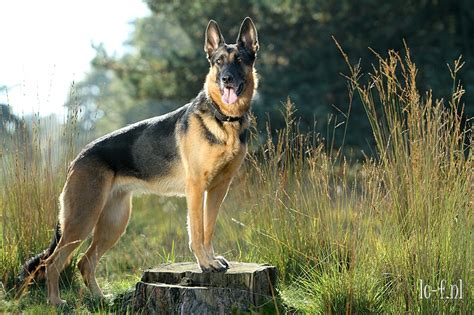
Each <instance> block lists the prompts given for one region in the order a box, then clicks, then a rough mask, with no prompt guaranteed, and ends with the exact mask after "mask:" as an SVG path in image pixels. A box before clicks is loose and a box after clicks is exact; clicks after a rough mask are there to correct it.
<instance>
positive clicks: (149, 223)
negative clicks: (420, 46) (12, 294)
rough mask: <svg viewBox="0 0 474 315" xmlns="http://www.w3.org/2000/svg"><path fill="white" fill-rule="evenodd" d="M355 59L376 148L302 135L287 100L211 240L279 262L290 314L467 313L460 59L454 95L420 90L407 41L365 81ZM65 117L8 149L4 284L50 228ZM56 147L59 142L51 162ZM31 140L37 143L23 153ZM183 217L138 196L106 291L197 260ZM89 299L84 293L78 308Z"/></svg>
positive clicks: (467, 177)
mask: <svg viewBox="0 0 474 315" xmlns="http://www.w3.org/2000/svg"><path fill="white" fill-rule="evenodd" d="M344 56H345V55H344ZM345 58H346V60H348V59H347V57H346V56H345ZM348 67H349V71H350V74H349V75H348V76H347V78H348V79H349V83H350V87H351V91H350V93H351V95H355V96H357V95H358V96H359V97H360V100H361V101H362V103H363V105H364V107H365V109H366V111H367V116H368V117H369V120H370V123H371V125H372V129H373V133H374V138H375V140H376V156H374V157H372V158H367V159H366V160H365V161H361V162H359V163H354V162H352V163H348V162H347V161H346V160H345V158H344V156H342V155H341V152H342V151H340V150H339V151H335V150H332V148H331V147H330V148H327V147H325V145H324V144H323V141H322V140H321V139H319V137H318V136H317V135H314V134H304V133H302V132H300V130H299V128H298V121H297V120H296V118H295V117H296V115H295V106H294V105H293V104H292V103H291V102H290V101H288V102H287V103H286V106H285V108H284V115H285V120H286V122H287V125H286V128H284V129H283V130H280V131H278V132H277V136H276V137H272V136H271V134H273V133H272V132H270V129H271V128H270V126H269V127H268V131H267V132H266V133H258V132H256V131H254V137H253V141H252V146H251V148H252V150H251V153H250V154H249V155H248V158H247V161H246V163H245V165H244V167H243V169H242V171H241V173H240V174H239V176H238V178H237V179H236V180H234V183H233V185H232V187H231V190H230V193H229V196H228V197H227V199H226V201H225V202H224V205H223V210H222V212H221V214H220V218H219V220H218V225H219V226H218V228H217V230H216V237H215V242H216V244H215V248H216V249H217V250H220V251H223V250H224V253H223V254H225V255H226V257H227V258H229V259H232V260H243V261H258V262H268V263H271V264H274V265H276V266H277V267H278V269H279V273H280V284H279V288H278V289H279V291H280V293H281V296H282V299H283V302H284V304H285V305H286V307H288V309H289V310H297V311H301V312H306V313H310V314H316V313H401V312H409V313H423V314H435V313H468V312H469V310H472V309H473V308H474V302H473V291H472V283H474V274H473V272H472V270H473V269H474V262H473V260H472V257H474V252H473V251H474V243H473V235H472V231H473V230H474V218H473V215H474V214H473V211H472V210H473V204H474V200H473V191H472V190H473V156H472V149H473V148H472V135H471V134H470V133H469V131H470V130H469V129H467V127H465V126H464V125H463V123H462V122H463V121H462V119H461V118H462V106H461V105H460V102H461V96H462V94H463V92H464V91H463V89H462V87H461V85H460V84H459V82H458V81H457V79H456V74H457V73H458V71H459V70H460V68H461V67H462V63H461V62H460V61H456V62H455V64H454V66H453V68H452V69H451V75H452V77H453V82H454V84H453V93H452V96H451V97H450V98H449V99H447V101H445V102H444V101H442V100H433V99H432V96H431V93H430V92H428V93H425V94H420V92H419V91H418V89H417V87H416V73H417V69H416V67H415V65H414V64H413V62H412V61H411V59H410V55H409V51H408V49H407V51H406V53H405V55H404V57H402V56H401V55H400V54H397V53H395V52H389V53H388V56H387V57H385V58H383V57H381V56H379V64H378V65H377V66H376V67H374V68H373V71H372V72H371V73H369V74H368V75H367V76H366V77H367V82H365V83H361V82H360V79H361V78H362V76H361V71H360V69H359V68H358V67H357V66H352V65H350V64H349V63H348ZM68 126H69V127H67V130H69V131H67V132H65V131H63V130H62V129H60V130H57V131H56V134H58V133H59V135H60V138H61V139H66V140H63V141H62V145H60V146H57V145H56V144H55V143H56V142H44V141H43V140H34V139H33V141H30V142H29V143H32V144H33V145H32V146H31V144H30V145H28V148H24V149H21V148H23V147H22V146H23V143H24V142H19V143H18V145H17V150H14V151H13V152H7V153H5V154H4V156H3V159H4V160H3V162H2V176H3V178H2V182H4V183H7V185H3V186H2V195H1V198H2V199H1V204H2V225H1V227H0V228H1V229H2V243H1V248H0V262H1V265H0V268H2V269H0V275H2V281H3V282H4V283H5V284H11V280H12V278H13V275H14V274H15V273H16V272H17V271H18V266H19V265H20V262H21V261H23V260H24V259H25V258H26V257H27V256H29V255H30V254H31V253H33V252H36V251H38V250H40V249H42V248H43V247H44V246H45V245H46V244H47V243H48V241H49V238H50V237H51V234H52V231H51V230H50V229H52V228H53V227H54V223H55V216H56V213H57V205H56V200H57V196H58V194H59V191H60V188H61V185H62V183H63V180H64V174H65V172H64V171H65V169H66V166H67V163H68V161H69V160H70V159H71V158H72V157H73V151H77V147H75V146H74V144H73V143H74V141H73V140H72V139H73V138H74V137H73V136H72V135H74V130H75V128H74V122H73V123H72V124H70V125H68ZM347 130H348V132H350V127H349V128H348V129H347ZM31 134H32V135H33V138H34V134H35V133H34V132H32V133H31ZM38 139H39V138H38ZM67 139H69V140H67ZM262 139H264V140H263V142H262ZM49 145H52V146H53V147H56V149H58V148H59V150H57V151H54V152H56V153H54V154H55V155H56V158H55V159H54V160H56V162H54V163H52V162H51V156H52V155H53V153H52V152H53V151H51V150H49V149H48V148H49ZM30 147H32V148H33V149H30ZM19 148H20V149H19ZM28 150H32V151H33V153H28V154H23V153H22V152H29V151H28ZM48 152H50V153H48ZM52 165H54V166H52ZM185 217H186V212H185V202H184V200H182V199H169V198H155V197H146V198H142V199H140V200H135V202H134V215H133V216H132V220H131V223H130V226H129V228H128V232H127V234H126V235H125V236H124V237H123V238H122V240H121V241H120V242H119V244H118V245H117V246H116V249H114V250H112V251H110V252H109V253H108V254H107V255H106V256H105V257H104V259H103V260H102V262H101V264H100V265H99V270H98V274H99V281H100V282H101V284H102V285H103V286H104V287H105V289H106V291H107V290H108V291H110V290H114V288H119V289H118V292H120V290H124V288H126V287H127V286H132V285H133V283H134V282H135V281H136V280H137V277H139V275H140V269H141V268H145V267H149V266H152V265H154V264H158V263H160V262H164V261H175V260H177V261H182V260H189V259H192V255H191V254H190V253H189V250H188V248H187V233H186V227H185V224H184V222H185ZM25 218H27V219H25ZM106 279H107V280H106ZM123 279H127V281H125V282H124V281H123ZM460 279H461V280H462V281H463V284H464V288H463V289H464V290H463V297H462V299H446V298H444V299H443V298H441V296H440V295H439V294H432V296H431V297H430V298H429V299H427V298H420V288H419V281H420V280H422V281H423V283H425V284H430V285H431V286H432V287H433V288H436V287H437V286H439V285H440V283H441V282H442V281H445V282H446V283H447V284H448V285H449V284H455V283H459V280H460ZM114 292H117V289H115V291H114ZM66 293H67V294H66V295H68V298H70V297H73V296H76V295H77V294H76V291H67V292H66ZM444 294H445V296H444V297H446V295H447V294H449V287H448V289H447V291H446V292H445V293H444ZM42 299H43V296H41V300H39V299H35V298H34V297H33V298H32V299H30V300H29V303H40V302H41V303H42V302H43V301H42ZM88 303H89V302H87V300H81V298H79V299H76V300H75V304H73V306H72V308H73V309H75V310H79V309H82V308H83V307H84V304H88ZM0 306H1V305H0ZM97 307H98V306H97V305H95V306H94V307H93V308H92V310H97ZM25 308H28V305H26V306H22V308H21V309H25ZM99 308H100V307H99Z"/></svg>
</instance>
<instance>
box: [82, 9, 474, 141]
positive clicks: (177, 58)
mask: <svg viewBox="0 0 474 315" xmlns="http://www.w3.org/2000/svg"><path fill="white" fill-rule="evenodd" d="M146 2H147V4H148V6H149V7H150V9H151V11H152V13H153V14H152V15H151V16H149V17H145V18H142V19H138V20H137V21H136V23H135V26H136V29H135V32H134V34H133V36H132V38H131V40H130V43H129V45H130V46H131V47H132V48H133V49H132V50H131V52H130V53H127V54H126V55H124V56H122V57H118V58H117V57H114V56H109V55H108V54H107V53H106V52H105V51H104V50H103V49H98V50H97V56H96V58H95V59H94V60H93V65H94V69H95V70H94V72H93V73H92V74H91V75H90V76H89V78H88V79H87V80H86V82H85V84H86V85H87V84H89V82H88V81H93V82H92V83H94V81H95V83H94V84H96V85H97V84H99V83H98V82H100V84H104V94H102V92H101V93H99V95H92V96H93V97H92V99H93V100H94V102H96V103H97V104H98V107H99V108H100V109H102V110H103V111H104V115H105V118H107V120H109V121H112V120H114V121H115V119H113V115H114V114H116V115H117V117H118V118H121V119H122V120H121V121H120V122H119V121H118V120H119V119H116V120H117V123H116V126H114V127H118V126H119V125H123V124H124V123H130V122H132V121H136V120H138V119H142V118H145V117H149V116H151V115H155V114H160V113H163V112H166V111H168V110H170V109H173V108H176V107H178V106H181V105H183V104H185V103H186V102H187V101H188V100H190V99H191V98H192V97H194V96H195V95H196V94H197V93H198V91H199V90H200V89H201V88H202V84H203V81H204V77H205V74H206V72H207V70H208V64H207V60H206V59H205V54H204V51H203V37H204V30H205V27H206V24H207V22H208V20H209V19H211V18H212V19H215V20H216V21H217V22H218V23H219V25H220V27H221V30H222V31H223V32H224V36H225V38H226V40H227V42H233V41H234V40H235V37H236V35H237V32H238V27H239V25H240V22H241V21H242V19H243V18H244V17H245V16H247V15H248V16H251V17H252V18H253V19H254V21H255V23H256V25H257V29H258V32H259V40H260V47H261V49H260V51H259V56H258V60H257V70H258V73H259V74H260V87H259V89H258V95H257V97H256V100H255V102H254V106H253V110H254V112H255V113H256V116H257V120H258V123H259V128H263V127H264V122H265V121H266V119H267V116H268V117H269V118H270V121H271V125H272V127H273V128H278V127H281V126H283V121H282V118H281V115H280V113H279V111H280V108H281V103H282V102H284V101H285V100H286V98H287V97H288V96H289V97H290V98H291V100H292V101H293V102H294V103H295V106H296V109H297V113H296V114H297V115H299V116H300V117H301V118H300V119H301V126H302V127H303V128H304V129H311V128H313V126H314V119H316V120H317V121H318V123H317V125H316V127H317V131H319V132H320V133H322V134H323V136H324V135H326V130H327V123H328V117H329V116H330V115H333V117H335V118H334V119H335V120H337V122H341V121H344V120H345V119H344V113H347V112H348V110H349V107H348V106H349V100H348V93H347V83H346V81H345V79H344V78H342V77H341V76H340V73H341V72H346V66H345V63H344V60H343V58H342V57H341V55H340V53H339V52H338V49H337V47H336V45H335V44H334V42H333V39H332V37H331V36H334V37H335V38H337V40H338V41H339V42H340V43H341V45H342V46H343V47H344V49H345V51H346V52H347V53H348V55H349V56H350V57H351V62H353V63H356V62H357V61H358V60H359V59H361V60H362V66H363V67H364V68H365V69H367V68H369V69H370V65H371V63H373V62H375V56H374V55H373V54H372V52H370V51H369V49H368V47H371V48H372V49H373V50H374V51H376V52H378V53H381V54H384V53H385V52H386V51H387V50H388V49H395V50H403V39H405V40H406V42H407V43H408V45H409V47H411V50H412V55H413V56H414V59H415V62H417V65H418V67H419V68H420V69H421V71H420V73H419V76H418V78H419V83H420V86H421V87H422V88H423V87H424V88H432V89H433V90H434V93H435V96H436V97H443V96H445V95H449V92H450V89H451V87H452V82H451V78H450V76H449V72H448V70H447V68H446V67H445V66H444V65H445V64H446V63H449V62H452V60H454V59H456V58H457V57H458V56H459V55H460V54H463V55H464V59H465V60H467V61H468V63H467V64H466V66H465V69H464V72H463V73H462V75H463V77H461V79H462V80H463V82H465V83H468V84H470V85H468V86H467V89H468V94H466V101H467V103H469V102H472V101H473V99H474V98H473V95H472V92H469V90H473V89H474V86H472V84H473V83H472V82H474V80H473V79H474V71H472V69H473V66H472V63H471V62H469V61H470V60H472V59H473V49H472V48H473V40H472V39H471V37H469V36H468V35H467V34H471V33H473V32H474V23H469V21H472V20H474V19H473V18H474V7H473V6H470V5H469V4H468V2H467V1H458V2H450V1H434V0H423V1H415V2H413V1H402V2H400V1H394V0H391V1H385V2H380V1H377V0H364V1H350V0H342V1H331V0H322V1H321V0H319V1H316V0H311V1H301V0H279V1H270V0H266V1H249V0H244V1H239V2H237V1H217V0H210V1H206V2H200V1H189V0H181V1H161V0H147V1H146ZM103 76H107V79H104V78H102V79H101V77H103ZM101 91H102V90H101ZM89 94H90V93H89ZM467 114H468V115H469V116H472V114H474V110H473V108H472V106H471V107H470V108H468V109H467ZM101 121H102V120H101ZM103 121H106V120H105V119H104V120H103ZM333 121H334V120H333ZM99 125H100V121H99ZM108 127H112V126H108ZM330 128H331V127H330ZM348 128H349V130H350V133H348V134H347V136H346V138H345V139H346V146H347V147H349V148H351V147H354V148H357V149H358V150H359V149H367V148H368V146H369V144H370V143H371V141H372V137H371V131H370V127H369V124H368V121H367V119H366V115H365V112H364V110H363V107H362V106H361V104H359V103H358V102H357V101H355V102H354V103H353V104H352V109H351V113H350V120H349V126H348ZM99 129H100V128H99ZM343 132H344V126H341V127H339V128H337V129H336V139H335V140H336V145H340V144H341V139H343V137H342V133H343Z"/></svg>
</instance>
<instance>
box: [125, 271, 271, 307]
mask: <svg viewBox="0 0 474 315" xmlns="http://www.w3.org/2000/svg"><path fill="white" fill-rule="evenodd" d="M276 281H277V270H276V268H275V267H273V266H269V265H265V264H255V263H240V262H231V263H230V268H229V269H228V270H227V271H226V272H219V273H217V272H216V273H202V272H201V271H200V270H199V269H198V267H197V264H196V263H195V262H193V263H189V262H186V263H174V264H164V265H160V266H158V267H156V268H153V269H149V270H146V271H145V272H144V274H143V276H142V279H141V281H140V282H138V283H137V285H136V289H135V293H134V298H133V308H134V310H136V311H144V312H145V313H147V314H229V313H232V312H248V311H251V310H253V311H258V310H259V309H262V308H267V307H270V308H273V309H274V307H276V302H275V301H276V299H275V297H276Z"/></svg>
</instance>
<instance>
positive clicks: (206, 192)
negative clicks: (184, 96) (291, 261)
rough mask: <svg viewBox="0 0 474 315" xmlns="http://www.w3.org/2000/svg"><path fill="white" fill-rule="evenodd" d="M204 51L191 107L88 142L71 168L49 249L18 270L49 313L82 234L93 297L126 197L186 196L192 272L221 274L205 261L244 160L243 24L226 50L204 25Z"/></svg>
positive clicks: (250, 56) (247, 62)
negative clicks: (42, 290)
mask: <svg viewBox="0 0 474 315" xmlns="http://www.w3.org/2000/svg"><path fill="white" fill-rule="evenodd" d="M204 50H205V52H206V53H207V57H208V60H209V63H210V70H209V73H208V75H207V77H206V81H205V84H204V89H203V90H202V91H201V92H200V93H199V94H198V96H197V97H196V98H195V99H193V100H192V101H191V102H190V103H188V104H186V105H184V106H183V107H181V108H179V109H177V110H175V111H174V112H171V113H168V114H166V115H163V116H159V117H153V118H150V119H147V120H144V121H140V122H138V123H136V124H133V125H130V126H128V127H125V128H122V129H119V130H117V131H114V132H112V133H110V134H108V135H106V136H104V137H102V138H99V139H97V140H95V141H93V142H92V143H90V144H89V145H87V146H86V147H85V148H84V149H83V150H82V152H81V153H80V154H79V155H78V156H77V158H76V159H75V160H74V161H73V162H72V163H71V166H70V168H69V171H68V175H67V180H66V184H65V186H64V189H63V191H62V193H61V196H60V198H59V200H60V213H59V225H58V227H57V231H56V236H55V238H54V241H53V242H52V244H51V246H50V248H49V249H47V250H45V251H44V252H43V253H41V254H39V255H37V256H36V257H34V258H33V259H31V260H30V261H29V262H27V263H26V264H25V266H24V274H23V278H25V275H28V274H30V273H34V272H35V271H37V270H38V269H40V268H41V266H44V268H45V275H46V284H47V288H48V301H49V302H50V303H52V304H60V303H64V301H63V300H61V299H60V297H59V287H58V278H59V274H60V272H61V271H62V270H63V269H64V267H65V265H66V264H67V263H68V261H69V259H70V256H71V254H72V252H73V251H74V249H76V248H77V246H78V245H79V244H80V243H81V242H82V241H83V240H84V239H86V238H87V237H88V235H89V234H90V233H91V232H92V242H91V245H90V247H89V248H88V249H87V251H86V253H85V254H84V256H82V258H81V259H80V261H79V263H78V267H79V270H80V271H81V274H82V276H83V278H84V281H85V283H86V285H87V286H88V287H89V289H90V290H91V291H92V293H94V294H95V295H97V296H100V297H102V296H103V294H102V291H101V289H100V288H99V286H98V284H97V281H96V278H95V269H96V266H97V263H98V261H99V259H100V257H101V256H102V255H103V254H104V253H105V252H106V251H107V250H108V249H110V248H111V247H112V246H113V245H114V244H115V243H116V242H117V240H118V239H119V238H120V236H121V235H122V233H123V232H124V231H125V228H126V226H127V223H128V220H129V217H130V213H131V209H132V206H131V200H132V194H133V193H135V192H139V193H140V192H144V193H154V194H160V195H182V196H186V199H187V204H188V231H189V245H190V248H191V250H192V251H193V253H194V255H195V257H196V259H197V262H198V264H199V266H200V268H201V269H202V271H203V272H206V271H225V270H226V269H227V268H228V267H229V264H228V262H227V261H226V260H225V259H224V258H223V257H220V256H216V255H215V253H214V249H213V247H212V236H213V234H214V227H215V222H216V218H217V214H218V211H219V207H220V205H221V203H222V201H223V200H224V198H225V195H226V193H227V190H228V188H229V185H230V182H231V180H232V178H233V176H234V175H235V173H236V171H237V170H238V168H239V166H240V165H241V163H242V160H243V159H244V156H245V154H246V134H247V128H248V112H249V109H250V102H251V100H252V97H253V95H254V91H255V89H256V86H257V80H256V76H255V70H254V62H255V58H256V53H257V50H258V39H257V32H256V29H255V26H254V24H253V22H252V20H251V19H250V18H246V19H245V20H244V21H243V23H242V25H241V28H240V32H239V35H238V37H237V43H236V44H232V45H229V44H225V42H224V39H223V37H222V35H221V33H220V31H219V28H218V26H217V23H216V22H214V21H210V22H209V24H208V26H207V30H206V39H205V46H204ZM223 89H227V91H234V92H235V95H236V96H237V100H236V101H235V102H234V103H231V104H227V103H225V102H224V101H223V99H222V97H223V96H222V93H223V92H222V91H223ZM58 238H59V241H57V239H58Z"/></svg>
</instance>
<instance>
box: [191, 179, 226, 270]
mask: <svg viewBox="0 0 474 315" xmlns="http://www.w3.org/2000/svg"><path fill="white" fill-rule="evenodd" d="M204 191H205V185H204V182H203V181H202V180H196V179H188V180H187V182H186V198H187V203H188V233H189V247H190V248H191V250H192V252H193V253H194V256H195V257H196V259H197V262H198V264H199V267H200V268H201V270H202V271H203V272H209V271H223V270H226V267H225V266H224V265H223V264H222V263H221V262H220V261H219V260H217V259H213V257H209V255H208V254H207V252H206V250H205V248H204V223H203V216H204V215H203V214H204V211H203V205H204Z"/></svg>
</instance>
